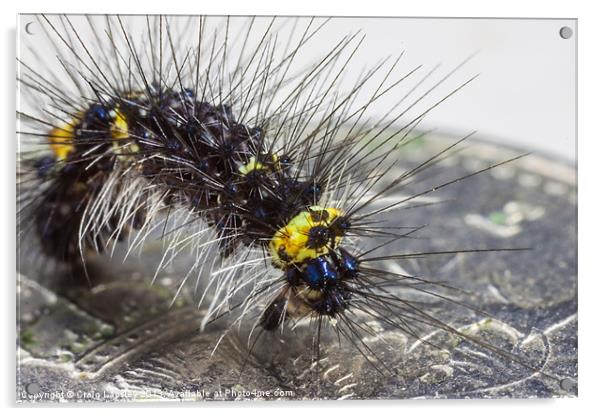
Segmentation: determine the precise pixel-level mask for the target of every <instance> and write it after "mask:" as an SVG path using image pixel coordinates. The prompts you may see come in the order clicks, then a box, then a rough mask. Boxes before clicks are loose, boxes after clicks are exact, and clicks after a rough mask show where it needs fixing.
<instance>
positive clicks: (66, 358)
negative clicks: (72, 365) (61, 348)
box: [59, 354, 73, 363]
mask: <svg viewBox="0 0 602 416" xmlns="http://www.w3.org/2000/svg"><path fill="white" fill-rule="evenodd" d="M72 360H73V355H71V354H61V355H60V356H59V361H60V362H61V363H68V362H69V361H72Z"/></svg>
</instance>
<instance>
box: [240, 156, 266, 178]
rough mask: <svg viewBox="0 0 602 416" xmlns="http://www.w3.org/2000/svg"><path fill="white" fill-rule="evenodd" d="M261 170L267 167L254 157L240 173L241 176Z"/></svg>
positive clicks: (241, 167) (243, 166) (242, 167)
mask: <svg viewBox="0 0 602 416" xmlns="http://www.w3.org/2000/svg"><path fill="white" fill-rule="evenodd" d="M261 169H265V165H264V164H263V163H261V162H258V161H257V159H256V158H255V156H253V157H252V158H251V159H249V162H248V163H247V164H246V165H242V166H240V167H239V168H238V171H239V172H240V174H241V175H246V174H248V173H249V172H252V171H254V170H261Z"/></svg>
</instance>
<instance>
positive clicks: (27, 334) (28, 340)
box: [21, 329, 36, 347]
mask: <svg viewBox="0 0 602 416" xmlns="http://www.w3.org/2000/svg"><path fill="white" fill-rule="evenodd" d="M21 342H22V343H23V345H25V346H26V347H28V346H32V345H35V344H36V340H35V338H34V336H33V332H31V330H29V329H27V330H25V331H23V332H21Z"/></svg>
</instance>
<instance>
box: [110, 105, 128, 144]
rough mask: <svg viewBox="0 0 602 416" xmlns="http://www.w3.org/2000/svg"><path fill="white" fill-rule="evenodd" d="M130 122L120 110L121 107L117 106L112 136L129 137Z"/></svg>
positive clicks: (115, 137)
mask: <svg viewBox="0 0 602 416" xmlns="http://www.w3.org/2000/svg"><path fill="white" fill-rule="evenodd" d="M129 136H130V135H129V132H128V122H127V120H126V118H125V115H123V113H122V112H121V111H119V107H117V108H115V117H113V124H112V125H111V137H112V138H113V139H117V140H119V139H127V138H128V137H129Z"/></svg>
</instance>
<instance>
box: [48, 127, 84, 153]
mask: <svg viewBox="0 0 602 416" xmlns="http://www.w3.org/2000/svg"><path fill="white" fill-rule="evenodd" d="M77 122H78V120H77V119H73V120H71V122H70V123H64V124H63V125H62V126H59V127H55V128H53V129H52V130H50V134H49V135H48V138H49V140H50V148H51V149H52V152H53V153H54V155H55V156H56V158H57V159H58V160H65V159H66V158H67V156H69V153H71V151H72V150H73V130H74V126H75V124H77Z"/></svg>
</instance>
